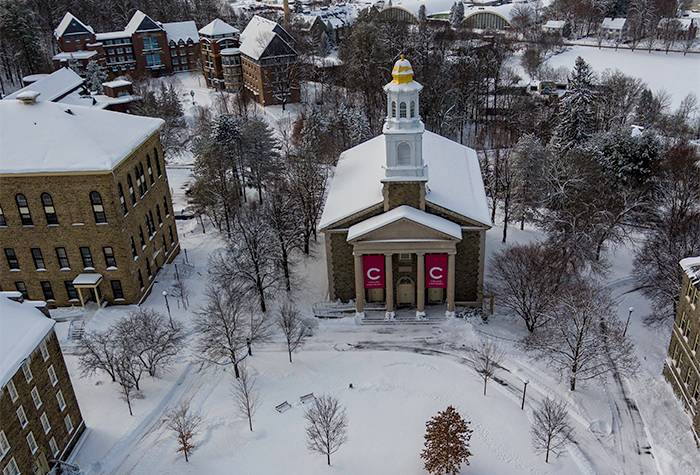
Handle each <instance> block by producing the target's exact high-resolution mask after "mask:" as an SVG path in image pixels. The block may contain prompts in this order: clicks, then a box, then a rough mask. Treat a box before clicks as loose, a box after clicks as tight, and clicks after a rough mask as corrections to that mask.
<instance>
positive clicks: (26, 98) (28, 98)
mask: <svg viewBox="0 0 700 475" xmlns="http://www.w3.org/2000/svg"><path fill="white" fill-rule="evenodd" d="M39 94H41V93H40V92H37V91H24V92H20V93H19V94H17V100H18V101H22V102H23V103H25V104H36V102H37V101H36V98H37V97H39Z"/></svg>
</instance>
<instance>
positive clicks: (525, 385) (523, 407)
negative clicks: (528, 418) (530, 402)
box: [520, 379, 530, 410]
mask: <svg viewBox="0 0 700 475" xmlns="http://www.w3.org/2000/svg"><path fill="white" fill-rule="evenodd" d="M529 382H530V381H529V380H527V379H525V380H523V383H524V386H523V399H522V401H521V402H520V410H524V409H525V392H526V391H527V385H528V383H529Z"/></svg>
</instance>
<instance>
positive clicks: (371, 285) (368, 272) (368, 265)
mask: <svg viewBox="0 0 700 475" xmlns="http://www.w3.org/2000/svg"><path fill="white" fill-rule="evenodd" d="M362 267H363V270H364V273H365V278H364V280H365V289H382V288H384V256H383V255H382V254H367V255H364V256H362Z"/></svg>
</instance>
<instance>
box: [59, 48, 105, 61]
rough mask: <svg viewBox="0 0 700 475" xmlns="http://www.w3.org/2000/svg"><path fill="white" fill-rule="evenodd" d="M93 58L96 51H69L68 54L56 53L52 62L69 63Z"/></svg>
mask: <svg viewBox="0 0 700 475" xmlns="http://www.w3.org/2000/svg"><path fill="white" fill-rule="evenodd" d="M94 56H97V51H83V50H80V51H69V52H61V53H56V54H55V55H53V60H54V61H70V60H71V59H76V60H82V59H90V58H92V57H94Z"/></svg>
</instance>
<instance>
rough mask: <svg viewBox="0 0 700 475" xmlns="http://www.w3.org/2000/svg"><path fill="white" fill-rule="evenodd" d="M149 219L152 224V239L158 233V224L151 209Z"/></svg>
mask: <svg viewBox="0 0 700 475" xmlns="http://www.w3.org/2000/svg"><path fill="white" fill-rule="evenodd" d="M148 219H149V220H150V222H151V238H152V237H153V235H154V234H155V233H156V222H155V221H154V219H153V211H151V210H150V209H149V210H148Z"/></svg>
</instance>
